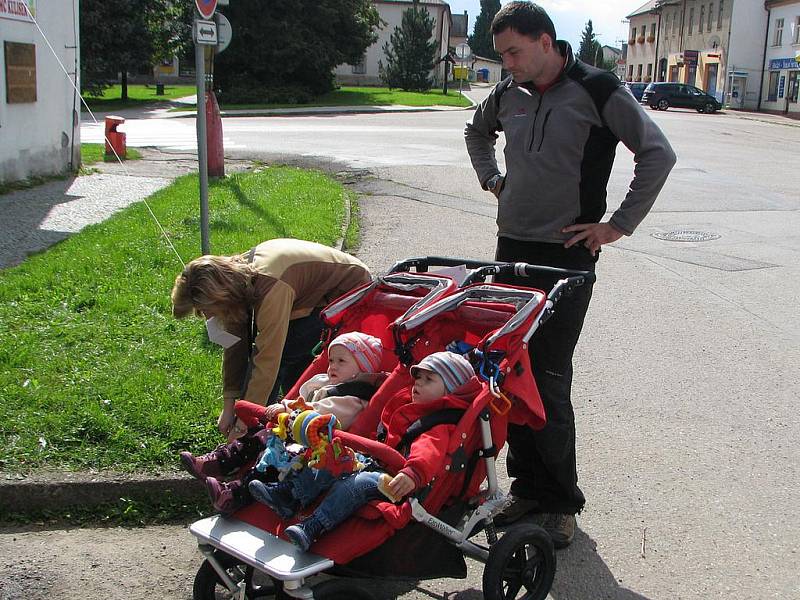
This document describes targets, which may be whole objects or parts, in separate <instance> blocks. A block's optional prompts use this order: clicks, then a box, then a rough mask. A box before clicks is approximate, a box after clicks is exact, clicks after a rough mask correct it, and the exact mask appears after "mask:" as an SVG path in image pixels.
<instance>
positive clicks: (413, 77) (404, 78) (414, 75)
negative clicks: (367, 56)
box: [378, 2, 437, 92]
mask: <svg viewBox="0 0 800 600" xmlns="http://www.w3.org/2000/svg"><path fill="white" fill-rule="evenodd" d="M434 25H435V21H434V19H433V17H432V16H431V15H430V14H429V13H428V11H427V10H426V9H424V8H420V7H418V6H417V3H416V2H415V3H414V6H413V7H412V8H409V9H407V10H406V11H404V12H403V21H402V23H401V24H400V27H395V28H394V32H393V33H392V35H391V37H390V38H389V42H386V43H385V44H384V45H383V53H384V54H385V55H386V66H384V64H383V61H378V70H379V72H380V77H381V81H383V82H384V83H385V84H386V85H387V86H389V87H390V88H401V89H403V90H406V91H415V92H424V91H427V90H429V89H431V85H433V82H432V81H431V77H430V73H431V71H432V70H433V65H434V62H435V61H436V58H437V57H436V47H437V44H436V41H435V40H434V39H433V26H434ZM390 42H391V46H390Z"/></svg>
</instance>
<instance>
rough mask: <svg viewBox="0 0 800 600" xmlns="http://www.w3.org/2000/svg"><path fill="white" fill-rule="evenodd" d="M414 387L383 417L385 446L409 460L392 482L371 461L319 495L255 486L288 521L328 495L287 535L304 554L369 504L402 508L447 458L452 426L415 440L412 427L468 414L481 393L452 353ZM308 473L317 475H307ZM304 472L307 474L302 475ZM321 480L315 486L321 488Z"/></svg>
mask: <svg viewBox="0 0 800 600" xmlns="http://www.w3.org/2000/svg"><path fill="white" fill-rule="evenodd" d="M411 375H412V377H413V379H414V384H413V386H412V387H411V389H410V398H409V391H408V389H406V390H404V391H401V392H400V393H398V394H397V395H396V396H394V397H393V398H392V399H391V400H389V402H388V403H387V405H386V406H385V408H384V410H383V412H382V415H381V428H382V430H383V432H384V434H385V439H384V443H385V444H387V445H388V446H390V447H392V448H395V449H396V450H398V451H399V452H400V453H401V454H403V456H404V457H405V461H404V464H403V466H402V468H400V469H399V471H398V472H397V473H396V474H394V476H390V475H388V474H387V473H385V472H384V470H383V468H382V467H381V466H380V465H378V464H377V463H376V462H374V461H372V460H370V459H367V460H366V461H365V463H366V464H365V465H364V466H363V469H361V470H357V471H356V472H353V473H350V474H348V475H346V476H344V477H340V478H338V479H334V478H333V477H330V476H328V477H326V478H325V480H326V482H327V486H319V485H317V486H316V487H314V486H313V484H312V486H311V487H312V488H313V489H314V492H315V493H314V494H313V495H312V494H310V493H309V490H308V489H303V488H301V487H299V486H298V485H297V482H296V481H282V482H277V483H271V484H264V483H262V482H260V481H253V482H251V483H250V490H251V493H252V494H253V496H255V498H256V499H257V500H259V501H260V502H262V503H264V504H267V505H268V506H269V507H270V508H272V509H273V510H274V511H275V512H276V513H277V514H278V515H279V516H281V518H283V519H289V518H291V517H292V516H294V514H295V513H296V512H297V511H298V510H300V509H301V508H304V507H305V506H307V505H309V504H310V503H311V502H313V501H314V500H315V497H316V495H317V494H319V493H322V492H324V491H325V490H326V489H329V491H328V493H327V495H326V496H325V498H324V499H323V500H322V502H321V503H320V504H319V505H318V506H317V507H316V509H315V510H314V511H313V513H312V514H311V515H310V516H308V517H307V518H305V519H303V520H302V521H301V522H299V523H297V524H295V525H291V526H289V527H287V528H286V529H285V534H286V536H287V537H288V538H289V539H290V540H291V541H292V542H293V543H295V544H296V545H297V546H299V547H300V548H301V549H302V550H308V548H309V547H310V546H311V544H313V543H314V541H316V539H317V538H318V537H320V536H321V535H322V534H323V533H325V532H326V531H330V530H331V529H333V528H334V527H336V525H338V524H339V523H341V522H342V521H344V520H345V519H347V518H348V517H349V516H350V515H351V514H352V513H354V512H355V511H356V510H358V508H359V507H361V506H363V505H364V504H366V503H367V502H369V501H370V500H378V499H382V498H384V496H385V497H387V498H389V499H390V500H391V501H392V502H399V501H400V500H402V499H403V498H405V497H406V496H407V495H409V494H411V493H413V492H414V491H417V490H420V489H422V488H424V487H425V486H427V485H428V483H430V481H431V479H432V478H433V476H434V475H435V474H436V473H437V471H438V470H439V467H440V466H441V464H442V461H443V460H444V457H445V454H446V452H447V446H448V442H449V439H450V433H451V430H452V429H454V428H455V424H453V423H441V424H436V425H433V426H432V427H431V428H430V429H428V430H427V431H421V432H420V433H419V434H418V435H417V436H415V435H414V431H413V427H412V428H410V427H409V426H411V425H412V424H414V423H415V422H418V421H419V420H420V419H421V418H423V417H425V416H426V415H432V414H434V413H438V412H441V411H443V410H447V409H456V410H465V409H466V408H467V407H469V405H470V403H471V401H472V399H473V398H474V397H475V395H476V394H477V393H478V392H479V391H480V390H481V385H480V383H479V382H478V379H477V378H476V377H475V371H474V369H473V367H472V365H471V364H470V362H469V361H468V360H467V359H466V358H464V357H463V356H461V355H459V354H455V353H453V352H435V353H433V354H430V355H428V356H426V357H425V358H423V359H422V360H421V361H420V362H419V363H418V364H416V365H414V366H412V367H411ZM304 470H306V471H308V470H312V469H304ZM301 472H302V471H301ZM318 479H319V478H317V480H315V481H314V483H318Z"/></svg>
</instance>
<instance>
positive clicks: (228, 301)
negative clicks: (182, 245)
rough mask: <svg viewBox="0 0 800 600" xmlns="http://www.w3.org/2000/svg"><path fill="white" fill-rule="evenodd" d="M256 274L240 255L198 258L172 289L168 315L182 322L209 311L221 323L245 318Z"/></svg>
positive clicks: (251, 302) (251, 300)
mask: <svg viewBox="0 0 800 600" xmlns="http://www.w3.org/2000/svg"><path fill="white" fill-rule="evenodd" d="M255 274H256V271H255V270H254V269H253V268H252V267H251V266H250V265H249V264H248V263H247V262H245V260H244V258H243V257H242V256H241V255H235V256H201V257H200V258H196V259H194V260H193V261H192V262H190V263H189V264H187V265H186V267H184V269H183V271H182V272H181V273H180V274H179V275H178V276H177V277H176V278H175V285H174V286H173V287H172V314H173V316H174V317H175V318H177V319H182V318H184V317H186V316H189V315H190V314H200V313H202V312H203V311H204V310H213V311H214V312H215V313H216V314H218V315H219V318H220V319H221V320H222V321H223V322H225V321H227V322H230V323H233V322H239V321H242V320H243V319H245V318H246V317H247V314H248V309H249V307H250V306H251V305H252V304H253V300H254V296H253V277H254V275H255Z"/></svg>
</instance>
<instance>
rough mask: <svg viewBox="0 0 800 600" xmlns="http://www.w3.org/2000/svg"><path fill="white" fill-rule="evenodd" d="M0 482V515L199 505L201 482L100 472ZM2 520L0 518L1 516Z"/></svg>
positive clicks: (203, 495) (181, 476) (179, 475)
mask: <svg viewBox="0 0 800 600" xmlns="http://www.w3.org/2000/svg"><path fill="white" fill-rule="evenodd" d="M9 477H10V476H6V479H3V480H0V515H2V516H3V517H5V516H7V515H13V514H22V515H31V514H41V513H44V512H57V511H60V510H66V509H69V508H81V509H87V508H93V507H97V506H100V505H103V504H118V503H119V502H120V500H123V499H125V500H134V501H139V502H144V503H150V504H152V503H153V502H154V500H155V501H157V500H167V499H169V500H171V501H179V502H187V503H188V502H200V501H202V500H203V499H207V493H206V490H205V487H204V486H203V485H202V483H201V482H200V481H198V480H196V479H194V478H193V477H191V476H190V475H188V474H183V473H168V474H164V475H123V474H114V473H112V474H100V473H79V472H76V473H51V474H50V475H49V476H48V475H47V474H37V475H34V476H31V477H29V478H26V479H23V480H10V479H9ZM0 519H2V517H0Z"/></svg>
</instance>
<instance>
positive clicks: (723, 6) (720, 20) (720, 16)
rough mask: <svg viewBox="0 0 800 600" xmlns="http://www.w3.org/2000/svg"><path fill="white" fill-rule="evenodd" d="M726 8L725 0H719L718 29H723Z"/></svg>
mask: <svg viewBox="0 0 800 600" xmlns="http://www.w3.org/2000/svg"><path fill="white" fill-rule="evenodd" d="M724 8H725V0H719V11H718V12H717V29H722V11H723V9H724Z"/></svg>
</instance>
